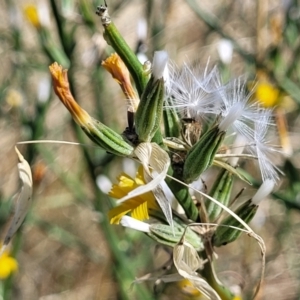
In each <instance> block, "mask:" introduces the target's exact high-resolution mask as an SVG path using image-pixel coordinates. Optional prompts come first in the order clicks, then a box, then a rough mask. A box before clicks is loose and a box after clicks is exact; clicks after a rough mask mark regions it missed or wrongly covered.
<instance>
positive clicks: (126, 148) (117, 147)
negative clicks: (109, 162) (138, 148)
mask: <svg viewBox="0 0 300 300" xmlns="http://www.w3.org/2000/svg"><path fill="white" fill-rule="evenodd" d="M81 128H82V130H83V131H84V132H85V133H86V135H87V136H88V137H89V138H90V139H91V140H92V141H93V142H94V143H96V144H97V145H99V146H100V147H101V148H103V149H104V150H106V151H107V152H109V153H113V154H115V155H118V156H130V155H131V154H132V153H133V150H134V149H133V147H132V146H131V145H130V144H128V143H127V142H126V141H125V140H124V138H123V137H122V136H121V135H120V134H118V133H116V132H115V131H114V130H112V129H111V128H109V127H107V126H106V125H104V124H102V123H101V122H99V121H98V120H95V119H91V121H90V122H89V123H88V124H87V125H86V126H85V127H81Z"/></svg>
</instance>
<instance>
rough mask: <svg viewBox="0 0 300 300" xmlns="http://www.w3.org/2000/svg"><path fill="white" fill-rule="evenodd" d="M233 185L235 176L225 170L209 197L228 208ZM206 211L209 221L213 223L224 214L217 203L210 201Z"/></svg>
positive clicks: (216, 181)
mask: <svg viewBox="0 0 300 300" xmlns="http://www.w3.org/2000/svg"><path fill="white" fill-rule="evenodd" d="M232 185H233V174H232V173H230V172H228V171H227V170H225V169H223V170H222V171H221V173H220V174H219V176H218V177H217V179H216V180H215V183H214V185H213V187H212V189H211V191H210V193H209V195H210V196H211V197H213V198H214V199H216V200H218V201H219V202H220V203H222V204H224V205H225V206H226V207H227V206H228V204H229V200H230V195H231V190H232ZM206 211H207V213H208V216H209V220H210V221H211V222H213V221H215V220H216V219H217V218H218V217H219V215H220V213H221V212H222V207H220V206H219V205H217V204H216V203H215V202H212V201H208V202H207V205H206Z"/></svg>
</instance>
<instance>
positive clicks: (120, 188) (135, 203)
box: [108, 167, 158, 224]
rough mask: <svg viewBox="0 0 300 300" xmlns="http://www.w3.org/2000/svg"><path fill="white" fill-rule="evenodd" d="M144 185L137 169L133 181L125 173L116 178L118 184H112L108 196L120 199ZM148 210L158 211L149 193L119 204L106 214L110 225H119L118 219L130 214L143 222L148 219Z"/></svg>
mask: <svg viewBox="0 0 300 300" xmlns="http://www.w3.org/2000/svg"><path fill="white" fill-rule="evenodd" d="M144 184H145V179H144V176H143V168H142V167H140V168H139V169H138V172H137V174H136V178H134V179H133V178H131V177H130V176H129V175H127V174H126V173H121V174H120V175H119V177H118V184H114V185H113V186H112V188H111V190H110V192H109V196H111V197H113V198H117V199H121V198H122V197H124V196H126V195H127V194H128V193H129V192H131V191H132V190H134V189H136V188H137V187H139V186H141V185H144ZM149 208H153V209H158V206H157V204H156V202H155V197H154V196H153V194H152V193H151V192H148V193H145V194H142V195H140V196H137V197H133V198H131V199H129V200H127V201H125V202H123V203H121V204H120V205H119V206H117V207H115V208H113V209H111V210H110V211H109V212H108V217H109V219H110V223H111V224H119V222H120V219H121V218H122V217H123V216H124V215H126V214H127V213H129V212H130V214H131V217H132V218H135V219H137V220H141V221H143V220H145V219H149V214H148V209H149Z"/></svg>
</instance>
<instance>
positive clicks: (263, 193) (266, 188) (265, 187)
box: [252, 179, 275, 205]
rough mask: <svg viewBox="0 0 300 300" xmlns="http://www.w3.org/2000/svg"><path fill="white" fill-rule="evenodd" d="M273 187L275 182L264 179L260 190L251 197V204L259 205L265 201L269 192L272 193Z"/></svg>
mask: <svg viewBox="0 0 300 300" xmlns="http://www.w3.org/2000/svg"><path fill="white" fill-rule="evenodd" d="M274 186H275V181H274V180H272V179H266V180H265V181H264V182H263V183H262V185H261V186H260V188H259V189H258V190H257V192H256V193H255V195H254V196H253V197H252V203H253V204H256V205H259V203H260V202H261V201H262V200H263V199H265V198H266V197H268V196H269V195H270V194H271V192H272V191H273V189H274Z"/></svg>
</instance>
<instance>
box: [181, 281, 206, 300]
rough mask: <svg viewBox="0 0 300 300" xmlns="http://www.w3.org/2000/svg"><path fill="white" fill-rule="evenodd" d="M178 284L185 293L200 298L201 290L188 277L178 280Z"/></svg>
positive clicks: (193, 297)
mask: <svg viewBox="0 0 300 300" xmlns="http://www.w3.org/2000/svg"><path fill="white" fill-rule="evenodd" d="M178 286H179V288H180V290H181V291H182V292H183V293H184V294H185V295H187V296H189V297H192V299H200V296H201V292H200V291H199V290H197V289H196V288H195V287H194V286H193V284H192V283H191V282H190V281H189V280H188V279H183V280H181V281H179V282H178Z"/></svg>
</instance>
